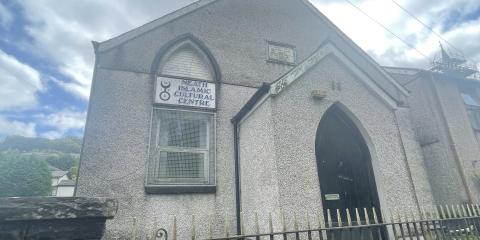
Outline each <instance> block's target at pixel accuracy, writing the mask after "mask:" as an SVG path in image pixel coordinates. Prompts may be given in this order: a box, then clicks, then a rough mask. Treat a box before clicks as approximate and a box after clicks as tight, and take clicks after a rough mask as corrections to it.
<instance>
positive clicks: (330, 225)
mask: <svg viewBox="0 0 480 240" xmlns="http://www.w3.org/2000/svg"><path fill="white" fill-rule="evenodd" d="M327 224H328V226H327V227H333V226H332V214H330V209H327Z"/></svg>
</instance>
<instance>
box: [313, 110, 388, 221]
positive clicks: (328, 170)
mask: <svg viewBox="0 0 480 240" xmlns="http://www.w3.org/2000/svg"><path fill="white" fill-rule="evenodd" d="M315 145H316V146H315V147H316V157H317V166H318V175H319V180H320V189H321V193H322V203H323V208H324V213H325V220H327V215H326V214H327V209H330V212H331V215H332V220H333V221H334V222H336V221H337V214H336V209H340V212H341V215H342V219H343V221H346V219H347V218H346V211H345V210H346V209H349V211H350V213H351V215H352V220H353V221H356V217H355V208H358V209H359V210H360V213H361V219H362V220H363V219H364V217H363V216H364V215H363V208H368V209H369V212H370V211H371V209H372V208H373V207H375V208H376V210H377V213H379V209H380V205H379V200H378V194H377V188H376V184H375V179H374V175H373V169H372V163H371V157H370V152H369V150H368V147H367V145H366V143H365V140H364V139H363V137H362V135H361V134H360V131H359V130H358V128H357V127H356V126H355V124H354V123H353V122H352V120H351V119H350V118H349V117H348V116H347V115H346V114H345V113H344V112H343V111H342V110H340V109H339V108H338V107H336V106H333V107H331V108H330V109H329V110H327V112H326V113H325V115H324V116H323V118H322V120H321V121H320V124H319V127H318V130H317V136H316V142H315ZM369 215H370V214H369ZM370 217H373V216H370Z"/></svg>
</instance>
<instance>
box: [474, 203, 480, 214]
mask: <svg viewBox="0 0 480 240" xmlns="http://www.w3.org/2000/svg"><path fill="white" fill-rule="evenodd" d="M475 211H476V212H477V216H480V208H479V207H478V204H475Z"/></svg>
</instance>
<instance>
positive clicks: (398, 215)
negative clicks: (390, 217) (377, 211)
mask: <svg viewBox="0 0 480 240" xmlns="http://www.w3.org/2000/svg"><path fill="white" fill-rule="evenodd" d="M397 218H398V219H397V220H398V222H399V223H401V222H403V221H402V215H401V214H400V212H397Z"/></svg>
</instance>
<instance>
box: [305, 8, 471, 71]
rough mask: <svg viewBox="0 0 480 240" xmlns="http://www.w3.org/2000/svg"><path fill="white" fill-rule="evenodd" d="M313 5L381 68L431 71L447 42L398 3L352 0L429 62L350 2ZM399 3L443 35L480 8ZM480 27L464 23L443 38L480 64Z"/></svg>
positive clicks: (450, 48)
mask: <svg viewBox="0 0 480 240" xmlns="http://www.w3.org/2000/svg"><path fill="white" fill-rule="evenodd" d="M311 2H312V3H313V4H314V5H315V6H316V7H317V8H318V9H319V10H320V11H321V12H322V13H323V14H325V15H326V16H327V17H328V18H329V19H330V20H332V22H334V23H335V24H336V25H337V26H338V27H339V28H340V29H341V30H342V31H343V32H345V33H346V34H347V35H348V36H349V37H350V38H351V39H352V40H353V41H354V42H355V43H356V44H357V45H359V46H360V47H361V48H362V49H363V50H365V51H366V52H368V53H369V54H370V55H371V56H372V57H373V58H374V59H376V60H377V61H378V62H379V63H380V64H383V65H391V66H413V67H423V68H426V67H428V66H429V64H430V62H431V60H433V57H434V55H435V54H437V52H438V51H439V46H438V42H439V41H440V40H441V39H440V38H438V37H437V36H436V35H435V34H433V33H432V32H430V31H429V30H428V29H426V28H425V27H424V26H422V24H421V23H419V22H418V21H416V20H415V19H413V18H412V17H411V16H409V15H408V14H407V13H405V12H404V11H403V10H402V9H400V8H399V7H398V6H396V5H395V4H394V3H393V2H392V1H389V0H387V1H385V0H369V1H352V2H354V4H355V5H356V6H358V7H359V8H360V9H362V10H363V11H364V12H366V13H367V14H368V15H370V16H371V17H372V18H374V19H375V20H377V21H378V22H380V23H381V24H382V25H384V26H385V27H387V28H388V29H390V30H391V31H392V32H394V33H395V34H396V35H398V36H400V38H402V39H403V40H406V42H407V43H408V44H410V45H414V46H415V48H417V49H418V50H419V51H420V52H421V53H422V54H423V55H426V56H427V58H425V57H424V56H422V55H421V54H420V53H418V52H417V51H416V50H413V49H411V48H410V47H408V46H406V45H405V44H404V43H403V42H402V41H400V40H399V39H397V38H396V37H394V36H393V35H391V34H390V33H388V32H387V31H386V30H384V29H383V28H382V27H380V26H378V25H377V24H376V23H374V22H373V21H372V20H370V19H369V18H368V17H366V16H365V15H364V14H362V13H360V11H358V10H357V9H355V8H354V7H353V6H351V5H350V4H348V3H347V2H346V1H321V0H311ZM396 2H398V3H399V4H400V5H402V6H403V7H405V8H406V9H408V10H409V11H410V12H412V13H413V14H414V15H415V16H417V17H418V18H419V19H421V20H422V21H423V22H424V23H426V24H428V25H430V26H431V27H432V28H433V29H434V30H435V31H436V32H437V33H441V32H442V29H444V26H445V24H452V22H451V21H456V20H458V19H463V17H464V16H467V15H468V14H470V13H471V12H472V11H474V10H476V9H478V1H477V0H444V1H435V0H425V1H415V0H403V1H402V0H396ZM455 14H457V15H455ZM454 15H455V16H456V17H455V18H453V19H452V18H451V16H454ZM447 21H448V22H447ZM479 29H480V20H475V21H469V22H463V23H462V22H458V23H455V24H453V28H452V29H450V30H449V31H448V32H445V33H443V34H442V35H443V38H445V39H447V41H449V42H450V43H452V44H453V45H454V46H455V47H456V48H459V49H460V50H461V51H462V52H463V53H465V55H466V57H467V58H468V59H470V60H473V61H475V62H479V61H480V42H479V41H478V39H480V30H479ZM442 42H443V41H442ZM443 44H444V46H445V47H447V48H448V49H449V50H451V51H455V50H454V49H453V48H452V47H450V46H448V44H446V43H445V42H444V43H443Z"/></svg>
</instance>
